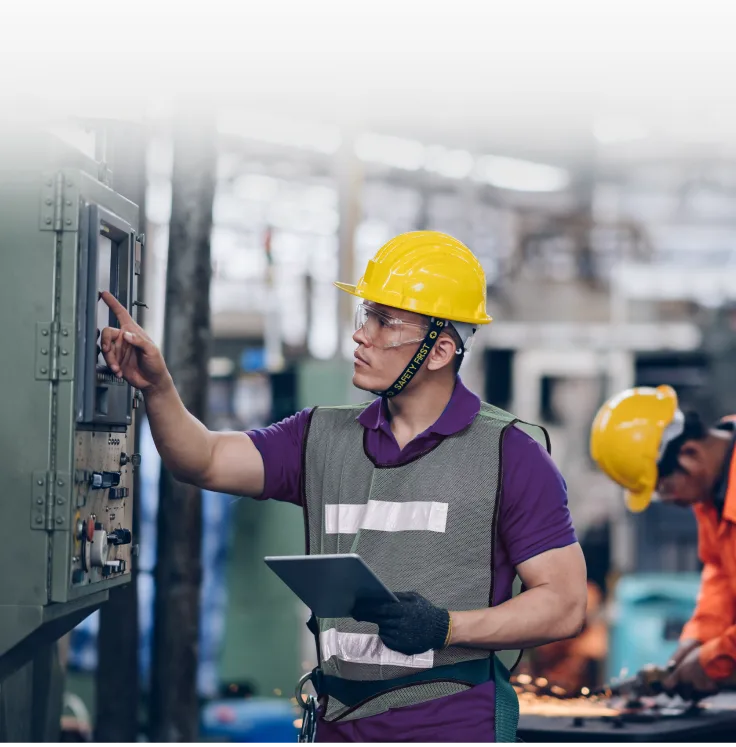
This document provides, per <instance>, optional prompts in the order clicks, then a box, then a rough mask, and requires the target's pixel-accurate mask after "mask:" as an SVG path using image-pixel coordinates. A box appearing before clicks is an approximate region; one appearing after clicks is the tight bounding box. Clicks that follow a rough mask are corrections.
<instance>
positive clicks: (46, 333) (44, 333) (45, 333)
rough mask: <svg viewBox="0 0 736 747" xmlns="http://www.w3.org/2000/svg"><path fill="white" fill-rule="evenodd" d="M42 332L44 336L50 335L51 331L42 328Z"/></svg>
mask: <svg viewBox="0 0 736 747" xmlns="http://www.w3.org/2000/svg"><path fill="white" fill-rule="evenodd" d="M41 334H42V335H43V336H44V337H48V336H49V331H48V330H47V329H42V330H41Z"/></svg>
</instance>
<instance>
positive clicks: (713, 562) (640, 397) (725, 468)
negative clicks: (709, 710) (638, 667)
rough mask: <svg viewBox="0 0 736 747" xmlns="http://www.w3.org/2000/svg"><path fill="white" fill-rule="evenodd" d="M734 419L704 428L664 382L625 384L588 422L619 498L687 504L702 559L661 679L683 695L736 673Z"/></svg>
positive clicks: (636, 507) (638, 506)
mask: <svg viewBox="0 0 736 747" xmlns="http://www.w3.org/2000/svg"><path fill="white" fill-rule="evenodd" d="M734 437H735V434H734V421H733V419H730V418H725V419H723V420H721V421H720V422H718V423H717V424H715V425H714V426H713V427H711V428H709V427H707V426H706V425H704V423H703V422H702V420H701V419H700V417H699V416H698V414H697V413H693V412H690V413H687V414H684V413H683V412H682V411H681V410H680V409H679V406H678V401H677V395H676V393H675V391H674V390H673V389H672V388H671V387H668V386H660V387H657V388H656V389H655V388H650V387H639V388H635V389H628V390H626V391H624V392H622V393H621V394H619V395H617V396H615V397H613V398H612V399H610V400H609V401H608V402H606V403H605V404H604V405H603V407H601V409H600V410H599V412H598V414H597V415H596V418H595V420H594V422H593V426H592V429H591V440H590V450H591V455H592V457H593V459H594V460H595V461H596V462H597V464H598V466H599V467H600V468H601V469H602V470H603V471H604V472H605V473H606V474H607V475H608V476H609V477H610V478H611V479H613V480H615V481H616V482H617V483H619V484H620V485H621V486H622V487H624V488H626V491H627V492H626V505H627V506H628V508H629V509H630V510H631V511H634V512H639V511H644V510H645V509H646V508H647V506H648V505H649V503H650V501H651V500H652V495H653V494H654V491H655V490H656V491H657V494H658V496H659V500H661V501H663V502H665V503H672V504H675V505H678V506H684V507H690V506H691V507H692V509H693V511H694V512H695V517H696V519H697V522H698V545H699V554H700V559H701V561H702V562H703V564H704V565H703V572H702V582H701V588H700V594H699V597H698V602H697V606H696V608H695V611H694V613H693V616H692V618H691V619H690V621H689V622H688V623H687V624H686V625H685V627H684V628H683V631H682V635H681V638H680V644H679V647H678V649H677V651H676V653H675V654H674V656H673V658H672V661H671V662H670V666H671V667H672V668H673V671H672V673H671V674H670V676H669V678H668V679H667V680H666V681H665V686H666V687H667V688H668V690H669V691H670V692H675V691H677V692H679V693H680V694H683V695H685V696H690V695H692V694H693V693H700V694H709V693H714V692H716V691H718V690H719V689H721V688H722V687H725V686H728V687H731V686H733V684H734V680H736V460H734Z"/></svg>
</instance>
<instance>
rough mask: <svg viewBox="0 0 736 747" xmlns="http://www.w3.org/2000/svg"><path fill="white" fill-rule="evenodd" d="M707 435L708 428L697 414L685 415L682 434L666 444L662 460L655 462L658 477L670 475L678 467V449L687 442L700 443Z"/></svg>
mask: <svg viewBox="0 0 736 747" xmlns="http://www.w3.org/2000/svg"><path fill="white" fill-rule="evenodd" d="M707 435H708V428H707V427H706V426H705V424H704V423H703V421H702V419H701V418H700V415H698V413H697V412H692V411H690V412H686V413H685V428H684V430H683V431H682V433H681V434H680V435H679V436H678V437H677V438H675V439H673V440H672V441H670V442H669V443H668V444H667V448H666V449H665V450H664V454H662V458H661V459H660V460H659V462H657V470H658V471H659V476H660V477H667V475H671V474H672V473H673V472H674V471H675V470H676V469H677V467H678V466H679V457H680V449H681V448H682V447H683V445H684V444H685V443H686V442H687V441H702V440H703V439H704V438H705V437H706V436H707Z"/></svg>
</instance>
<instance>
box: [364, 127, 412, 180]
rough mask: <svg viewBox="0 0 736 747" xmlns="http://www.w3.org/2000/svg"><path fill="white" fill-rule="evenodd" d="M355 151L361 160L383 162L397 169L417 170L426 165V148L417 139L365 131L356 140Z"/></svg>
mask: <svg viewBox="0 0 736 747" xmlns="http://www.w3.org/2000/svg"><path fill="white" fill-rule="evenodd" d="M355 153H356V155H357V156H358V158H359V159H360V160H361V161H368V162H373V163H382V164H384V165H385V166H391V167H393V168H397V169H406V170H407V171H417V170H419V169H421V168H422V166H424V161H425V148H424V146H423V145H422V144H421V143H420V142H418V141H417V140H406V139H404V138H400V137H391V136H388V135H375V134H373V133H371V132H365V133H363V134H362V135H359V136H358V137H357V138H356V140H355Z"/></svg>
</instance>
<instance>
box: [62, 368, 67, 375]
mask: <svg viewBox="0 0 736 747" xmlns="http://www.w3.org/2000/svg"><path fill="white" fill-rule="evenodd" d="M61 373H62V375H63V376H66V369H65V368H62V369H61Z"/></svg>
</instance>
